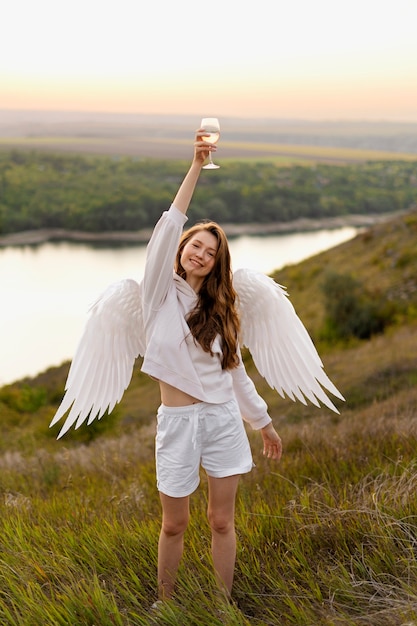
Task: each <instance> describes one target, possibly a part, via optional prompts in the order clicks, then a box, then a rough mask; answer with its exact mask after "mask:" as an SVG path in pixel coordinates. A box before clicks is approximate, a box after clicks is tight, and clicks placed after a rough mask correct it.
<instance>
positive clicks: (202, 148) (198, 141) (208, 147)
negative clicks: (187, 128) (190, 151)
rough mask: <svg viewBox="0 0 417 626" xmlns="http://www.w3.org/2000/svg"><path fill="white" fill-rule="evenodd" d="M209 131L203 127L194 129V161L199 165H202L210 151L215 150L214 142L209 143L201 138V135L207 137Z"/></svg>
mask: <svg viewBox="0 0 417 626" xmlns="http://www.w3.org/2000/svg"><path fill="white" fill-rule="evenodd" d="M209 136H210V133H207V132H206V131H205V130H204V129H203V128H199V129H198V130H197V131H196V135H195V142H194V162H196V163H198V164H199V165H203V163H204V161H205V160H206V159H207V158H208V156H209V154H210V152H216V150H217V148H216V146H215V145H214V144H209V143H207V142H206V141H204V140H203V139H202V137H209Z"/></svg>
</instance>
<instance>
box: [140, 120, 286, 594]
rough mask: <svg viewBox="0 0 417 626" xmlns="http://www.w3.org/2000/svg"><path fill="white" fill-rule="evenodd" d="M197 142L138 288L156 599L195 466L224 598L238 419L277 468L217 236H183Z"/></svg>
mask: <svg viewBox="0 0 417 626" xmlns="http://www.w3.org/2000/svg"><path fill="white" fill-rule="evenodd" d="M204 136H205V133H204V131H203V130H199V131H197V135H196V141H195V144H194V157H193V160H192V163H191V166H190V169H189V171H188V173H187V174H186V176H185V178H184V180H183V182H182V184H181V186H180V188H179V190H178V193H177V195H176V196H175V199H174V202H173V204H172V206H171V208H170V209H169V210H168V211H166V212H165V213H164V214H163V215H162V217H161V218H160V220H159V222H158V223H157V225H156V226H155V229H154V232H153V235H152V237H151V240H150V242H149V244H148V248H147V258H146V265H145V272H144V277H143V281H142V294H141V297H142V313H143V318H144V327H145V334H146V352H145V356H144V361H143V366H142V370H143V371H144V372H146V373H147V374H149V375H150V376H152V377H153V378H155V379H156V380H158V381H159V386H160V393H161V406H160V408H159V410H158V416H157V435H156V464H157V483H158V490H159V493H160V500H161V504H162V512H163V516H162V527H161V532H160V538H159V547H158V595H159V599H160V600H164V599H168V598H170V597H171V596H172V594H173V591H174V586H175V579H176V574H177V570H178V566H179V563H180V560H181V556H182V553H183V537H184V533H185V530H186V528H187V524H188V519H189V499H190V495H191V493H192V492H193V491H194V490H195V489H196V488H197V485H198V483H199V470H200V463H201V465H202V467H203V468H204V469H205V471H206V473H207V480H208V520H209V523H210V527H211V533H212V557H213V563H214V568H215V574H216V578H217V580H218V584H219V586H220V588H221V589H222V591H224V592H225V593H226V595H228V596H229V595H230V593H231V590H232V584H233V576H234V567H235V558H236V536H235V528H234V509H235V498H236V492H237V487H238V482H239V477H240V475H241V474H242V473H245V472H249V471H250V470H251V468H252V465H253V462H252V456H251V451H250V447H249V443H248V439H247V435H246V431H245V428H244V424H243V421H242V417H243V419H244V420H245V421H247V422H248V423H249V424H250V425H251V426H252V428H254V429H256V430H260V433H261V435H262V439H263V453H264V455H266V456H267V457H268V458H270V459H274V460H279V459H280V457H281V453H282V445H281V439H280V437H279V435H278V434H277V432H276V431H275V429H274V427H273V425H272V422H271V418H270V417H269V415H268V412H267V406H266V404H265V402H264V401H263V400H262V398H261V397H260V396H259V395H258V393H257V391H256V389H255V386H254V384H253V383H252V381H251V379H250V378H249V377H248V376H247V374H246V372H245V369H244V365H243V363H242V359H241V356H240V349H239V344H238V333H239V318H238V314H237V310H236V306H235V298H236V294H235V291H234V289H233V285H232V272H231V265H230V253H229V248H228V244H227V239H226V236H225V234H224V232H223V230H222V229H221V228H220V227H219V226H218V225H217V224H215V223H214V222H207V223H200V224H197V225H195V226H194V227H193V228H191V229H190V230H188V231H186V232H185V233H182V231H183V226H184V224H185V222H186V221H187V216H186V214H187V210H188V208H189V205H190V202H191V199H192V196H193V192H194V189H195V186H196V183H197V181H198V178H199V175H200V172H201V168H202V165H203V163H204V161H205V159H206V158H207V156H208V154H209V151H210V150H215V149H216V147H215V146H213V145H208V144H207V143H206V142H204V141H203V139H202V137H204ZM173 267H174V268H175V271H174V272H173Z"/></svg>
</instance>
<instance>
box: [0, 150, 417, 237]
mask: <svg viewBox="0 0 417 626" xmlns="http://www.w3.org/2000/svg"><path fill="white" fill-rule="evenodd" d="M187 167H188V163H186V162H184V161H172V160H157V159H148V158H147V159H143V158H141V159H139V158H137V159H136V158H132V157H119V158H111V157H104V156H100V157H91V156H82V155H62V154H54V153H42V152H25V151H18V150H13V151H9V152H3V153H0V234H3V235H5V234H10V233H15V232H21V231H24V230H33V229H39V228H64V229H68V230H82V231H85V232H106V231H107V232H108V231H114V230H118V231H134V230H139V229H142V228H149V227H152V226H153V225H154V224H155V222H156V221H157V219H158V218H159V216H160V214H161V213H162V211H164V210H165V209H167V208H168V207H169V205H170V203H171V201H172V199H173V197H174V195H175V192H176V190H177V188H178V186H179V184H180V182H181V180H182V178H183V176H184V174H185V172H186V169H187ZM416 197H417V161H372V162H366V163H361V164H359V163H357V164H349V165H343V166H341V165H330V164H323V163H320V164H315V165H311V166H307V165H305V166H304V165H303V166H301V165H292V166H287V167H283V166H278V165H276V164H274V163H272V162H265V161H259V162H255V161H251V162H242V161H234V162H227V164H225V165H224V167H222V168H221V169H220V170H217V171H216V172H215V173H213V172H203V175H202V176H201V178H200V181H199V184H198V187H197V190H196V193H195V195H194V198H193V214H192V215H193V219H194V220H198V219H202V218H210V219H213V220H216V221H218V222H220V223H269V222H275V221H276V222H288V221H292V220H295V219H298V218H315V219H319V218H326V217H333V216H343V215H349V214H355V213H356V214H372V213H374V214H376V213H384V212H391V211H396V210H402V209H408V208H409V207H411V206H412V205H413V204H415V202H416Z"/></svg>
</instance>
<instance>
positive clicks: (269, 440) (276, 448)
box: [261, 422, 282, 461]
mask: <svg viewBox="0 0 417 626" xmlns="http://www.w3.org/2000/svg"><path fill="white" fill-rule="evenodd" d="M261 434H262V439H263V441H264V449H263V454H264V456H266V457H267V458H268V459H273V460H274V461H279V460H280V458H281V456H282V441H281V437H280V436H279V435H278V433H277V431H276V430H275V428H274V427H273V426H272V422H271V423H270V424H268V425H267V426H265V427H264V428H262V429H261Z"/></svg>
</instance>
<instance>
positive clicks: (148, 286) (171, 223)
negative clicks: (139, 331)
mask: <svg viewBox="0 0 417 626" xmlns="http://www.w3.org/2000/svg"><path fill="white" fill-rule="evenodd" d="M187 219H188V218H187V216H186V215H184V214H183V213H181V211H179V210H178V209H177V208H176V207H175V206H174V205H171V207H170V209H169V211H164V213H163V214H162V216H161V218H160V219H159V221H158V223H157V224H156V226H155V229H154V231H153V234H152V237H151V239H150V241H149V244H148V247H147V252H146V263H145V272H144V277H143V281H142V303H143V305H142V306H143V318H144V323H145V335H146V352H145V356H144V360H143V364H142V371H143V372H145V373H146V374H149V375H150V376H152V377H153V378H156V379H158V380H162V381H164V382H166V383H168V384H169V385H172V386H173V387H176V388H177V389H180V390H181V391H184V392H185V393H187V394H189V395H191V396H193V397H194V398H197V399H198V400H201V401H203V402H209V403H212V404H220V403H223V402H228V401H229V400H231V399H232V398H233V397H235V398H236V400H237V402H238V405H239V409H240V412H241V415H242V418H243V419H244V420H245V421H247V422H248V423H249V424H250V425H251V426H252V428H254V429H255V430H257V429H259V428H263V427H264V426H266V425H267V424H269V423H270V422H271V418H270V417H269V415H268V408H267V405H266V403H265V401H264V400H263V399H262V398H261V397H260V396H259V394H258V392H257V391H256V388H255V385H254V384H253V381H252V380H251V379H250V378H249V377H248V375H247V373H246V370H245V367H244V364H243V362H242V359H241V356H240V353H239V359H240V364H239V366H238V367H237V368H234V369H230V370H223V369H222V367H221V358H222V351H221V345H220V338H219V337H217V338H216V339H215V341H214V343H213V346H212V351H213V353H214V354H213V356H211V355H210V353H208V352H205V351H204V350H203V349H202V348H201V346H200V345H199V344H198V343H197V342H196V341H195V340H194V338H193V337H192V335H191V333H190V329H189V327H188V325H187V322H186V318H187V316H188V314H189V313H190V312H191V311H192V310H193V309H194V308H195V305H196V303H197V298H198V296H197V294H196V293H195V291H194V290H193V289H192V287H190V285H189V284H188V283H187V282H186V281H185V280H184V279H183V278H181V277H180V276H178V275H177V274H176V273H175V272H174V270H173V267H174V263H175V257H176V254H177V250H178V246H179V242H180V238H181V234H182V230H183V227H184V224H185V222H186V221H187Z"/></svg>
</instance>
